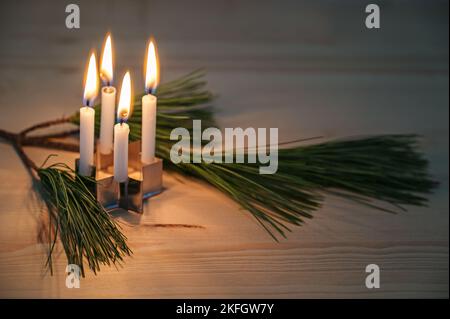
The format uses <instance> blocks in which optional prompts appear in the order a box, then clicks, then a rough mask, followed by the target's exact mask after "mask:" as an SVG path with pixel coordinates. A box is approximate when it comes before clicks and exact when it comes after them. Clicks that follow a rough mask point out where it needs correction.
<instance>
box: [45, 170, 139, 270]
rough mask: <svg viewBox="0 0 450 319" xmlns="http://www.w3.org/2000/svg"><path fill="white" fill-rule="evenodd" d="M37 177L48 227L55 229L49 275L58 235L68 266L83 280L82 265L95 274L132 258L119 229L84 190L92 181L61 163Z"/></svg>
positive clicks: (51, 245)
mask: <svg viewBox="0 0 450 319" xmlns="http://www.w3.org/2000/svg"><path fill="white" fill-rule="evenodd" d="M38 175H39V178H40V183H37V186H38V188H39V190H40V194H41V195H42V198H43V199H44V201H45V203H46V205H47V207H48V209H49V212H50V225H51V227H52V228H54V231H53V233H54V237H53V239H52V240H51V241H50V247H49V254H48V259H47V265H48V267H49V268H50V271H52V253H53V250H54V246H55V242H56V237H57V236H58V235H59V237H60V239H61V243H62V245H63V247H64V251H65V253H66V256H67V259H68V263H69V264H76V265H78V266H79V267H80V268H81V272H82V275H83V277H84V274H85V271H84V266H83V264H84V262H86V263H87V264H88V266H89V268H90V269H91V270H92V271H93V272H94V274H96V273H97V271H99V270H100V265H120V264H121V262H122V261H123V257H125V256H129V255H131V253H132V252H131V250H130V248H129V247H128V245H127V243H126V237H125V236H124V235H123V234H122V233H121V231H120V227H119V225H117V224H116V223H115V222H114V220H113V219H112V218H111V217H110V216H109V214H108V213H107V212H106V211H105V209H104V208H103V206H102V205H101V204H100V203H99V202H98V201H97V200H96V199H95V197H94V196H93V195H92V193H91V192H90V191H89V189H88V187H87V185H88V184H89V183H95V180H92V179H91V178H89V177H84V176H80V175H78V174H75V172H74V171H73V170H72V169H70V168H69V167H68V166H67V165H66V164H62V163H58V164H53V165H51V166H49V167H46V168H40V169H39V170H38ZM49 233H51V232H49Z"/></svg>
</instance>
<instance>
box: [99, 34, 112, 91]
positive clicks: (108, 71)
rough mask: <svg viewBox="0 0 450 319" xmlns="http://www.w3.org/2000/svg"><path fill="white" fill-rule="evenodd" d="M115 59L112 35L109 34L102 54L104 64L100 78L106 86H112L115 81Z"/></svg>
mask: <svg viewBox="0 0 450 319" xmlns="http://www.w3.org/2000/svg"><path fill="white" fill-rule="evenodd" d="M112 60H113V57H112V45H111V34H109V33H108V34H107V36H106V40H105V44H104V46H103V52H102V62H101V66H100V77H101V78H102V81H103V82H104V84H105V85H106V86H110V84H111V83H112V80H113V61H112Z"/></svg>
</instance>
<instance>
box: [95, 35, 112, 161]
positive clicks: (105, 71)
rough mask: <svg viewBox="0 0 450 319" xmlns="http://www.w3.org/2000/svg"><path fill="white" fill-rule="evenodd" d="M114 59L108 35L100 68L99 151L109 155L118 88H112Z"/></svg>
mask: <svg viewBox="0 0 450 319" xmlns="http://www.w3.org/2000/svg"><path fill="white" fill-rule="evenodd" d="M112 60H113V57H112V46H111V35H110V34H108V35H107V37H106V40H105V45H104V46H103V52H102V60H101V66H100V77H101V79H102V82H103V88H102V112H101V122H100V141H99V151H100V153H102V154H109V153H111V151H112V148H113V127H114V111H115V107H116V88H115V87H113V86H112V81H113V61H112Z"/></svg>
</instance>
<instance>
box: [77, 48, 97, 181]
mask: <svg viewBox="0 0 450 319" xmlns="http://www.w3.org/2000/svg"><path fill="white" fill-rule="evenodd" d="M97 91H98V77H97V62H96V59H95V53H92V54H91V57H90V59H89V66H88V69H87V73H86V77H85V84H84V96H83V104H84V107H82V108H80V162H79V168H78V172H79V173H80V174H81V175H84V176H89V175H91V166H92V165H93V164H94V127H95V125H94V122H95V110H94V108H93V105H94V101H95V98H96V97H97Z"/></svg>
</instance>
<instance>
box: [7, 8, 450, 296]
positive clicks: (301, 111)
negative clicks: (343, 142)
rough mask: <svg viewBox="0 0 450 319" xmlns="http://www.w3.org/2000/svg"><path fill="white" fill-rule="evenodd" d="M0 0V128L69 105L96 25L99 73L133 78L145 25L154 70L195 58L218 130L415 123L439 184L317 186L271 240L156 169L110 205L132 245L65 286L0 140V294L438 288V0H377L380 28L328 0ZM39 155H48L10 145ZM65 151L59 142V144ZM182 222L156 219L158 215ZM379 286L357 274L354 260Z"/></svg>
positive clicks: (285, 132)
mask: <svg viewBox="0 0 450 319" xmlns="http://www.w3.org/2000/svg"><path fill="white" fill-rule="evenodd" d="M77 3H78V4H79V5H80V8H81V28H80V29H78V30H68V29H66V28H65V25H64V21H65V16H66V14H65V12H64V9H65V3H64V2H53V1H39V4H37V2H35V1H12V0H11V1H2V2H1V5H0V43H1V44H0V70H1V71H0V74H1V76H0V107H1V114H2V116H1V117H0V127H1V128H3V129H8V130H13V131H18V130H20V129H21V128H24V127H26V126H28V125H31V124H33V123H36V122H39V121H42V120H45V119H50V118H54V117H60V116H62V115H69V114H72V113H73V112H74V111H76V110H77V108H78V107H79V106H80V103H81V93H82V88H81V83H82V77H83V71H84V65H85V61H86V59H87V56H88V51H89V49H90V48H91V47H92V46H97V49H100V47H99V46H100V43H101V41H102V38H103V36H104V33H105V32H106V31H107V30H111V31H112V32H113V36H114V40H115V45H116V56H117V60H116V61H117V70H116V74H117V75H120V74H123V71H124V70H125V69H126V68H130V70H131V71H132V74H133V76H134V81H135V87H136V88H139V87H142V80H141V79H140V75H141V74H142V66H141V63H142V60H143V55H144V49H145V42H146V39H147V37H148V36H149V35H150V34H151V33H153V34H155V36H156V37H157V40H158V44H159V49H160V56H161V64H162V70H163V78H164V79H173V78H175V77H176V76H178V75H181V74H183V73H186V72H188V71H191V70H193V69H195V68H198V67H206V68H207V70H208V80H209V86H210V88H211V89H212V90H213V91H215V92H217V93H220V97H219V98H218V100H217V102H216V108H217V112H218V113H217V116H218V120H219V123H220V125H221V126H222V127H237V126H241V127H244V128H245V127H248V126H252V127H279V130H280V140H287V139H292V138H298V137H310V136H316V135H323V136H325V137H326V138H335V137H343V136H348V135H365V134H376V133H411V132H412V133H419V134H422V135H423V136H424V138H423V143H422V146H423V149H424V151H425V152H426V154H427V157H428V158H429V159H430V161H431V171H432V173H433V175H434V176H435V178H436V179H437V180H439V181H440V182H441V186H440V188H439V189H438V190H437V191H436V192H435V194H433V195H432V196H430V205H429V207H428V208H416V207H411V208H410V210H409V211H408V212H407V213H403V214H399V215H390V214H387V213H382V212H379V211H374V210H370V209H367V208H365V207H361V206H358V205H355V204H353V203H349V202H347V201H344V200H340V199H335V198H329V199H328V200H327V201H326V203H325V205H324V207H323V209H321V210H319V211H317V212H316V214H315V218H314V219H312V220H310V221H308V222H307V224H306V225H305V226H303V227H301V228H295V229H293V232H292V233H290V234H289V238H288V240H282V241H281V242H280V243H275V242H273V241H272V239H271V238H270V237H269V236H268V235H267V234H266V233H265V232H264V230H263V229H261V228H260V227H259V226H258V225H257V223H256V222H255V220H253V219H252V218H251V217H250V216H249V214H248V213H246V212H245V211H242V210H240V209H239V207H238V205H237V204H235V203H234V202H233V201H232V200H230V199H228V198H227V197H226V196H224V195H223V194H221V193H220V192H218V191H217V190H215V189H213V188H211V187H209V186H207V185H205V184H203V183H200V182H197V181H193V180H189V179H186V178H184V177H180V176H176V175H170V174H165V176H164V184H165V187H166V188H167V190H166V191H165V192H164V193H163V194H161V195H160V196H158V197H156V198H154V199H151V200H150V201H149V202H148V203H147V204H146V207H145V213H144V214H143V215H142V216H138V215H133V214H127V213H125V212H123V213H121V214H118V216H116V217H117V218H118V220H119V221H120V222H121V223H122V227H123V231H124V233H125V234H126V236H128V238H129V244H130V246H131V247H132V249H133V251H134V255H133V257H132V258H128V259H127V262H126V264H125V266H124V267H123V268H122V269H119V270H116V269H113V268H111V269H108V268H103V269H102V271H101V272H100V274H99V275H98V276H93V275H92V274H89V275H88V276H87V278H86V279H84V280H82V282H81V288H80V289H67V288H66V287H65V273H64V269H65V266H66V260H65V256H64V253H63V252H62V251H61V247H58V253H57V254H58V258H57V267H56V268H57V269H56V273H55V274H54V275H53V276H50V275H49V274H47V273H45V271H44V262H45V247H46V246H45V245H43V244H39V242H38V240H37V237H38V233H39V223H40V220H41V218H42V216H43V215H45V209H44V207H43V206H42V203H40V202H39V201H37V200H36V199H34V197H33V191H32V189H31V183H30V178H29V176H28V175H27V172H26V171H25V170H24V168H23V165H22V164H21V162H20V161H19V159H18V157H17V155H16V153H15V152H14V150H13V149H12V148H11V146H10V145H8V144H6V143H4V142H3V141H2V142H0V154H1V157H0V180H1V183H0V203H1V204H0V297H8V298H16V297H37V298H43V297H51V298H60V297H64V298H77V297H89V298H91V297H94V298H99V297H114V298H129V297H151V298H167V297H180V298H182V297H205V298H211V297H255V298H258V297H276V298H282V297H313V298H316V297H338V298H342V297H356V298H361V297H369V298H372V297H447V298H448V295H449V289H448V286H449V277H448V270H449V259H448V250H449V249H448V247H449V233H448V229H449V206H448V163H449V156H448V155H449V154H448V153H449V152H448V142H449V130H448V128H449V125H448V124H449V122H448V115H449V114H448V105H449V93H448V92H449V91H448V85H449V77H448V74H449V73H448V72H449V71H448V3H447V2H445V1H433V2H431V1H430V2H425V1H424V2H423V3H420V2H413V3H411V4H408V5H407V4H404V3H403V2H390V1H384V2H383V5H382V8H381V11H382V12H381V14H382V18H381V29H380V30H368V29H366V28H365V27H364V18H365V14H364V7H365V3H363V2H361V3H360V4H358V2H356V1H352V2H347V3H344V2H338V1H325V0H324V1H314V2H313V1H311V2H301V3H298V1H284V2H283V3H282V4H281V3H278V2H275V1H273V2H266V1H245V2H243V1H242V2H237V1H225V0H223V1H214V2H212V1H206V0H205V1H189V3H188V2H186V1H164V2H162V1H161V2H156V1H149V2H146V1H136V2H131V1H111V0H108V1H95V2H88V1H77ZM26 151H27V153H28V154H29V155H30V156H31V157H32V158H33V159H34V160H35V161H36V162H37V163H41V162H42V161H43V160H44V158H45V157H46V156H47V155H48V154H50V153H51V152H50V151H48V150H43V149H38V148H27V149H26ZM58 154H59V156H58V158H57V160H58V161H65V162H67V163H73V159H74V158H75V156H76V154H73V153H64V152H59V153H58ZM173 223H176V224H193V225H198V226H200V227H197V228H183V227H181V228H180V227H162V226H161V225H159V224H173ZM371 263H375V264H378V265H379V266H380V268H381V288H380V289H372V290H369V289H367V288H366V287H365V284H364V282H365V277H366V273H365V267H366V265H367V264H371Z"/></svg>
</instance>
